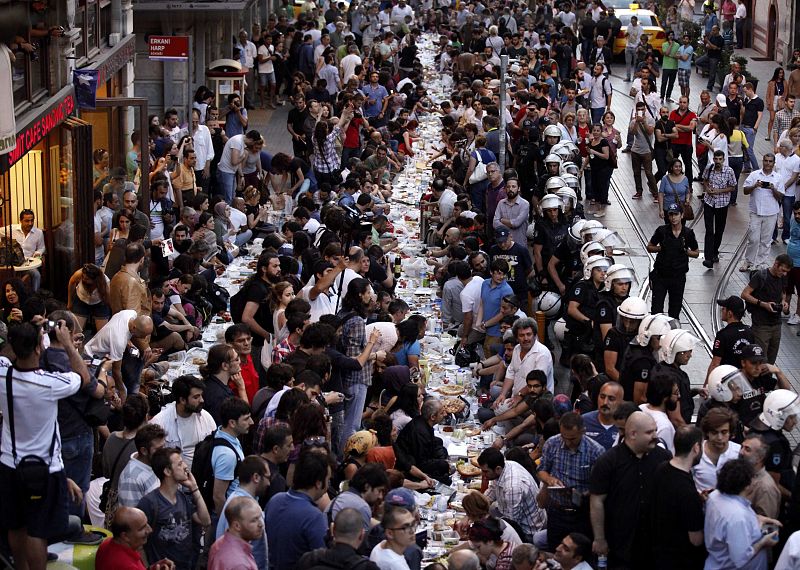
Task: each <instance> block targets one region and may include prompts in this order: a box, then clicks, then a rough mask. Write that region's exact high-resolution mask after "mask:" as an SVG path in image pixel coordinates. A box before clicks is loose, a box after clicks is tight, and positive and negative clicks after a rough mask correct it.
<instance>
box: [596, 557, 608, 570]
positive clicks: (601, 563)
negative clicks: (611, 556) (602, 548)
mask: <svg viewBox="0 0 800 570" xmlns="http://www.w3.org/2000/svg"><path fill="white" fill-rule="evenodd" d="M601 568H608V556H606V555H605V554H601V555H600V556H598V557H597V570H600V569H601Z"/></svg>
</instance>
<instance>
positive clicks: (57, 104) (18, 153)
mask: <svg viewBox="0 0 800 570" xmlns="http://www.w3.org/2000/svg"><path fill="white" fill-rule="evenodd" d="M74 111H75V96H74V95H73V93H72V91H71V90H70V92H69V93H67V94H66V95H65V96H64V97H63V98H61V99H58V100H56V101H54V102H53V103H52V104H51V105H50V106H49V107H48V108H47V110H46V111H45V112H44V113H42V114H41V115H39V116H38V117H37V118H36V119H35V120H34V121H33V122H32V123H30V124H29V125H28V126H27V128H26V129H25V130H24V131H21V132H19V133H17V148H15V149H14V150H12V151H11V152H10V153H8V155H7V156H8V167H11V166H12V165H13V164H14V163H15V162H17V161H18V160H19V159H20V158H22V157H23V156H25V154H26V153H27V152H28V151H29V150H31V149H32V148H33V147H35V146H36V145H37V144H39V142H40V141H41V140H42V139H43V138H44V137H46V136H47V134H48V133H49V132H50V131H52V130H53V129H55V128H56V127H57V126H58V125H60V124H61V123H63V122H64V120H65V119H66V118H67V117H69V116H70V115H71V114H72V113H73V112H74ZM0 170H2V166H0Z"/></svg>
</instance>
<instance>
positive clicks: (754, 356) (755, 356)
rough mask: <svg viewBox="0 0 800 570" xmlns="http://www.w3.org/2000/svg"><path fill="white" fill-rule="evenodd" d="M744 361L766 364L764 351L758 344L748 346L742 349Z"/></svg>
mask: <svg viewBox="0 0 800 570" xmlns="http://www.w3.org/2000/svg"><path fill="white" fill-rule="evenodd" d="M742 359H743V360H749V361H750V362H766V361H767V357H766V355H765V354H764V349H763V348H761V346H759V345H757V344H746V345H744V346H743V347H742Z"/></svg>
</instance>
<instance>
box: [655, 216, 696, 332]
mask: <svg viewBox="0 0 800 570" xmlns="http://www.w3.org/2000/svg"><path fill="white" fill-rule="evenodd" d="M666 215H667V223H666V224H664V225H663V226H659V227H658V228H656V231H655V233H653V237H651V238H650V242H649V243H648V244H647V251H649V252H650V253H655V254H657V255H656V261H655V263H654V264H653V272H652V273H651V275H650V280H651V283H652V287H653V300H652V303H651V306H650V312H651V313H661V312H663V311H664V301H665V299H666V297H667V295H669V309H668V310H667V313H668V314H669V316H670V317H672V318H673V319H677V318H680V314H681V301H682V300H683V290H684V288H685V287H686V273H688V271H689V258H690V257H698V256H699V255H700V248H699V246H698V245H697V238H696V237H695V235H694V231H693V230H692V229H691V228H687V227H686V226H685V225H684V224H683V209H682V208H681V206H680V205H679V204H670V205H669V207H667V209H666Z"/></svg>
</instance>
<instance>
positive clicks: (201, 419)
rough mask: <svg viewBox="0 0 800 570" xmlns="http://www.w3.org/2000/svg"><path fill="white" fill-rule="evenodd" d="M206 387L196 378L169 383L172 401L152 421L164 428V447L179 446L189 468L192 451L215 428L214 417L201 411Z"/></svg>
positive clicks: (187, 377) (184, 377) (188, 377)
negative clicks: (170, 384)
mask: <svg viewBox="0 0 800 570" xmlns="http://www.w3.org/2000/svg"><path fill="white" fill-rule="evenodd" d="M203 392H205V384H203V382H202V381H201V380H200V379H198V378H197V377H195V376H192V375H188V374H187V375H184V376H179V377H178V378H176V379H175V381H174V382H173V383H172V395H173V396H174V397H175V401H174V402H170V403H169V404H167V405H166V406H164V408H162V410H161V411H160V412H159V413H158V414H157V415H156V416H155V417H154V418H153V419H152V420H151V422H152V423H154V424H156V425H159V426H161V427H162V428H164V432H165V433H166V446H167V447H178V448H180V450H181V456H182V457H183V460H184V461H185V462H186V465H187V466H188V467H189V469H191V468H192V460H193V459H194V449H195V447H197V444H198V443H200V442H201V441H203V440H204V439H205V437H206V436H207V435H208V434H210V433H212V432H213V431H214V430H215V429H217V424H216V423H215V422H214V418H212V417H211V414H209V413H208V412H207V411H206V410H204V409H203Z"/></svg>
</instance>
